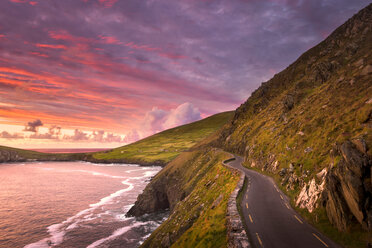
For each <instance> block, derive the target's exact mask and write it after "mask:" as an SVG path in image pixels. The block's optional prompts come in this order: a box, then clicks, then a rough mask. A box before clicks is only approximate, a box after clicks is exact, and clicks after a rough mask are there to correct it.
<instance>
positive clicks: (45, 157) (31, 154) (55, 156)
mask: <svg viewBox="0 0 372 248" xmlns="http://www.w3.org/2000/svg"><path fill="white" fill-rule="evenodd" d="M0 152H1V153H8V154H9V153H11V154H13V156H17V157H18V159H17V161H26V160H28V161H33V160H37V161H49V160H56V161H65V160H83V159H84V157H85V156H86V153H42V152H36V151H30V150H24V149H18V148H13V147H7V146H0ZM0 161H1V157H0ZM5 162H6V161H5ZM11 162H13V161H11Z"/></svg>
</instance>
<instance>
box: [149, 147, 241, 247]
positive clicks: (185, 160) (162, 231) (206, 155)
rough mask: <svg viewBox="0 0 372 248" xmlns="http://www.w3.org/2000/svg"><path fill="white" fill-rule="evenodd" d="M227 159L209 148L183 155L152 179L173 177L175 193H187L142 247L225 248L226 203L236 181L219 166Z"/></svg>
mask: <svg viewBox="0 0 372 248" xmlns="http://www.w3.org/2000/svg"><path fill="white" fill-rule="evenodd" d="M229 157H231V155H230V154H228V153H226V152H222V151H221V150H217V149H213V148H205V149H202V150H199V151H192V152H185V153H182V154H181V155H180V156H179V157H177V159H175V160H174V161H172V162H171V163H170V164H169V165H168V166H167V167H165V168H164V169H163V170H162V171H161V172H160V173H159V174H158V175H157V176H156V177H155V178H154V180H161V179H164V176H167V178H169V177H177V178H178V179H180V180H181V181H180V182H179V183H178V184H177V186H178V187H179V189H178V190H180V192H189V193H188V194H187V196H186V198H184V199H183V200H182V201H179V202H178V204H176V205H175V207H174V209H173V211H172V214H171V216H170V217H169V218H168V219H167V220H166V221H165V222H164V223H163V224H162V225H161V226H160V227H159V228H158V229H156V230H155V231H154V232H153V233H152V235H151V236H150V237H149V238H148V239H147V240H146V242H145V243H144V244H143V247H168V245H169V244H172V246H171V247H227V235H226V211H227V201H228V198H229V196H230V194H231V192H232V191H233V190H234V189H235V187H236V184H237V182H238V181H239V175H238V174H235V173H233V172H231V171H230V170H229V169H227V168H226V167H224V166H223V165H222V161H224V160H226V159H228V158H229ZM181 175H182V176H181Z"/></svg>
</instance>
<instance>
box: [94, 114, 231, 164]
mask: <svg viewBox="0 0 372 248" xmlns="http://www.w3.org/2000/svg"><path fill="white" fill-rule="evenodd" d="M232 116H233V112H224V113H219V114H216V115H213V116H210V117H208V118H205V119H203V120H200V121H196V122H193V123H190V124H186V125H183V126H179V127H175V128H172V129H168V130H166V131H163V132H160V133H158V134H155V135H152V136H150V137H147V138H145V139H142V140H140V141H137V142H135V143H132V144H129V145H126V146H123V147H119V148H116V149H113V150H110V151H106V152H98V153H95V154H94V155H93V156H92V157H93V160H96V162H100V161H109V162H110V161H112V162H115V161H121V160H123V161H126V162H134V163H140V164H141V163H144V164H148V163H155V164H161V165H165V164H166V163H168V162H169V161H171V160H173V159H174V158H175V157H177V156H178V155H179V154H180V153H181V152H183V151H186V150H188V149H189V148H191V147H192V146H194V145H195V144H196V143H198V142H199V141H201V140H202V139H204V138H206V137H207V136H209V135H211V134H212V133H214V132H216V131H217V130H218V129H220V128H221V127H222V126H223V125H224V124H226V123H227V122H228V121H229V120H230V119H231V118H232Z"/></svg>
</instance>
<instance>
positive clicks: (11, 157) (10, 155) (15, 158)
mask: <svg viewBox="0 0 372 248" xmlns="http://www.w3.org/2000/svg"><path fill="white" fill-rule="evenodd" d="M22 161H26V158H24V157H22V156H21V155H20V154H18V152H16V151H12V150H5V149H0V163H6V162H22Z"/></svg>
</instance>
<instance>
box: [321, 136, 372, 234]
mask: <svg viewBox="0 0 372 248" xmlns="http://www.w3.org/2000/svg"><path fill="white" fill-rule="evenodd" d="M367 151H368V149H367V147H366V146H365V141H364V140H363V139H356V140H353V142H352V141H346V142H344V143H343V144H342V145H338V146H337V147H336V148H335V150H334V151H333V154H334V155H340V156H341V160H340V161H339V162H338V164H337V165H336V166H335V167H334V168H332V169H331V170H330V172H329V174H328V175H327V177H326V184H325V191H324V194H323V204H324V206H325V207H326V211H327V215H328V217H329V219H330V221H331V222H332V223H333V224H334V225H335V226H336V227H337V228H338V229H339V230H342V231H346V230H348V229H349V228H348V227H349V224H350V223H351V222H353V221H356V222H358V223H359V224H360V225H361V226H362V227H363V228H364V229H366V230H372V184H371V180H372V178H371V169H372V160H371V158H370V157H369V156H368V155H367Z"/></svg>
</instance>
